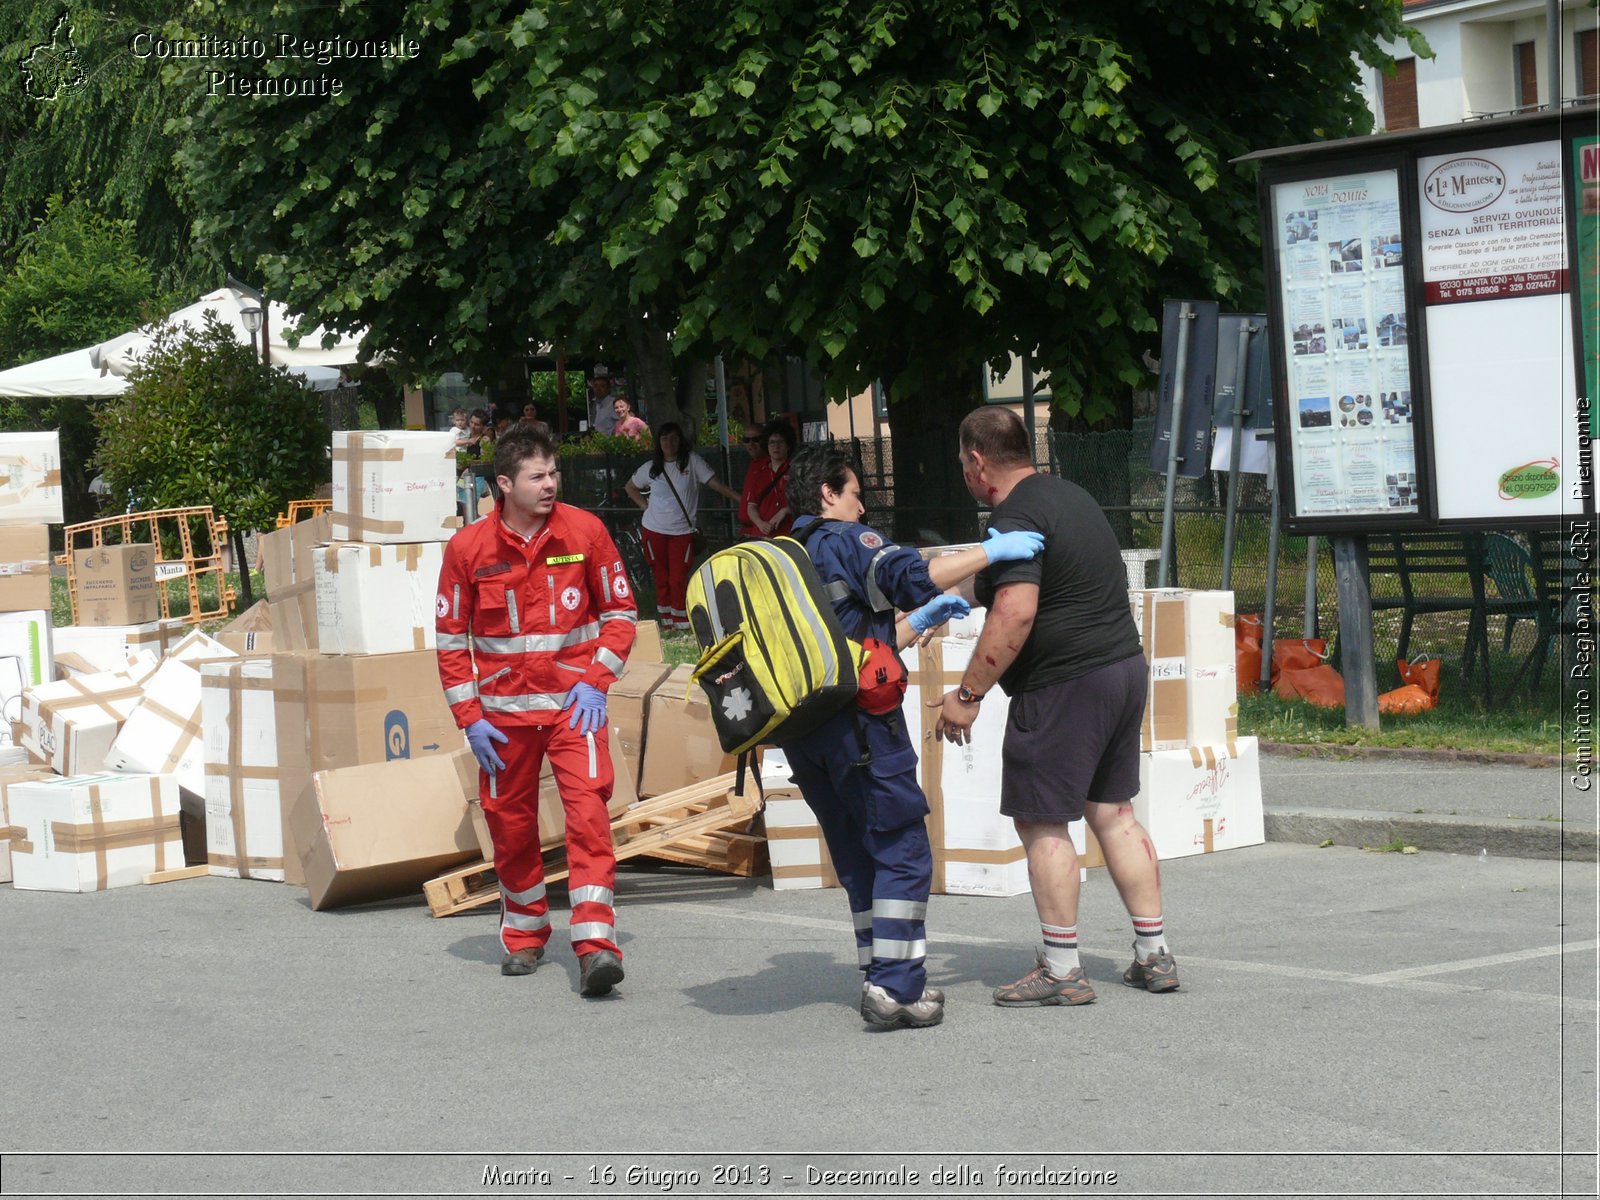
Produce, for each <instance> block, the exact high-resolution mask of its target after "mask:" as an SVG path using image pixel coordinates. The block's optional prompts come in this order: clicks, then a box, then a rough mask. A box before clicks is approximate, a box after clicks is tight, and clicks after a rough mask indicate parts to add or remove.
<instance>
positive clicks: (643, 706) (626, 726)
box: [606, 622, 672, 790]
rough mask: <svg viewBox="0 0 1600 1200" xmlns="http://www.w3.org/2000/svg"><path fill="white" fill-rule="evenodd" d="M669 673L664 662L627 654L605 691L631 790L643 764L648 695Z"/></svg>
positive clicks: (608, 716)
mask: <svg viewBox="0 0 1600 1200" xmlns="http://www.w3.org/2000/svg"><path fill="white" fill-rule="evenodd" d="M653 623H654V622H652V624H653ZM670 674H672V668H671V667H669V666H667V664H666V663H663V662H650V661H636V660H635V659H634V657H633V655H631V654H630V655H628V661H627V662H626V663H624V664H623V667H622V674H621V675H619V676H617V680H616V682H615V683H613V684H612V685H611V687H610V689H609V690H608V691H607V692H606V718H607V721H608V723H609V724H611V725H613V726H615V728H616V730H617V736H618V738H619V739H620V740H621V742H622V757H623V760H624V762H625V763H626V765H627V769H628V778H629V780H630V783H631V786H632V787H633V788H634V789H635V790H637V789H638V787H639V772H640V769H641V767H643V765H644V747H645V737H646V735H647V733H648V732H649V725H648V717H649V711H650V697H651V696H652V695H654V694H655V690H656V689H657V688H658V687H660V686H661V684H662V681H663V680H665V679H666V677H667V676H668V675H670Z"/></svg>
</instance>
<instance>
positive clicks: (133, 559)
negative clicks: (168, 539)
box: [72, 543, 161, 625]
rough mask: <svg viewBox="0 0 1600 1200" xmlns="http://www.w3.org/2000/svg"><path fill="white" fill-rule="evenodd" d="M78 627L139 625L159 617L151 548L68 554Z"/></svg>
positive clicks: (103, 548)
mask: <svg viewBox="0 0 1600 1200" xmlns="http://www.w3.org/2000/svg"><path fill="white" fill-rule="evenodd" d="M72 570H73V574H74V576H75V577H76V587H77V592H76V594H75V595H74V596H73V614H72V615H73V620H74V622H75V623H76V624H78V625H141V624H144V623H145V622H147V621H156V620H159V619H160V617H161V600H160V598H159V597H158V596H157V595H156V555H155V548H154V547H153V546H150V545H146V544H143V543H134V544H131V545H126V546H92V547H90V548H89V549H87V550H74V551H73V552H72Z"/></svg>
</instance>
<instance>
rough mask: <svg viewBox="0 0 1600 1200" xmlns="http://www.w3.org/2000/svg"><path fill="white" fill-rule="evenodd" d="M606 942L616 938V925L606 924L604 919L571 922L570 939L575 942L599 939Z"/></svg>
mask: <svg viewBox="0 0 1600 1200" xmlns="http://www.w3.org/2000/svg"><path fill="white" fill-rule="evenodd" d="M602 938H603V939H605V940H606V941H608V942H614V941H616V940H617V927H616V926H615V925H608V924H607V923H606V922H604V921H574V922H573V923H572V940H573V941H575V942H583V941H599V940H600V939H602Z"/></svg>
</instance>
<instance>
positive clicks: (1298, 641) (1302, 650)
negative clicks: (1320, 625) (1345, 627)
mask: <svg viewBox="0 0 1600 1200" xmlns="http://www.w3.org/2000/svg"><path fill="white" fill-rule="evenodd" d="M1327 661H1328V639H1327V638H1295V639H1294V640H1292V641H1285V640H1279V641H1276V642H1273V643H1272V682H1273V683H1274V684H1276V683H1277V682H1278V676H1279V675H1281V674H1282V673H1283V672H1285V671H1304V670H1307V669H1309V668H1311V667H1320V666H1322V665H1323V664H1324V663H1325V662H1327Z"/></svg>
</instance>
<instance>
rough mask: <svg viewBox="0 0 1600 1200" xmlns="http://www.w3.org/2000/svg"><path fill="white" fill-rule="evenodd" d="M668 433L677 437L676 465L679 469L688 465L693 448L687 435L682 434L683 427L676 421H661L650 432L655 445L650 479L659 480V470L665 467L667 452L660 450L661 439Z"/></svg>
mask: <svg viewBox="0 0 1600 1200" xmlns="http://www.w3.org/2000/svg"><path fill="white" fill-rule="evenodd" d="M669 433H675V434H677V435H678V465H679V466H680V467H687V466H688V465H689V455H690V454H691V453H693V451H694V446H693V445H691V444H690V442H689V435H688V434H686V433H684V431H683V426H682V425H679V424H678V423H677V422H676V421H663V422H662V423H661V424H659V425H657V426H656V427H655V429H654V430H652V431H651V436H652V437H653V438H654V439H655V444H656V454H655V461H653V462H652V463H651V464H650V478H651V479H659V478H661V469H662V468H663V467H665V466H666V465H667V452H666V451H665V450H663V449H662V448H661V439H662V438H664V437H666V436H667V434H669Z"/></svg>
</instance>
